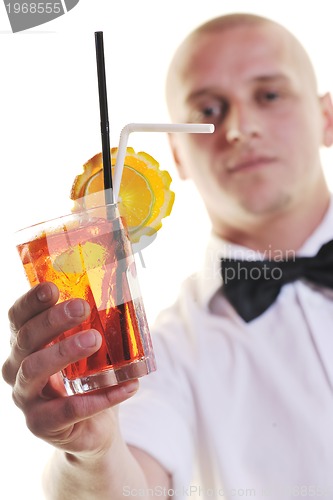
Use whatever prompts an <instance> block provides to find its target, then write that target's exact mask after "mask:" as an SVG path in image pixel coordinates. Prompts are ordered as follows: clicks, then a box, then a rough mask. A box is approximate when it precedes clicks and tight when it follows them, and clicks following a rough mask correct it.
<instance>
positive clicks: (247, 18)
mask: <svg viewBox="0 0 333 500" xmlns="http://www.w3.org/2000/svg"><path fill="white" fill-rule="evenodd" d="M230 30H237V31H238V32H239V33H242V32H244V31H250V30H257V31H258V30H261V31H262V32H263V33H264V32H266V36H267V37H270V38H273V37H274V38H275V43H276V44H280V45H281V47H283V49H284V50H285V52H286V53H288V57H289V59H290V64H291V65H293V66H294V67H295V68H297V71H298V72H299V73H300V74H301V75H302V80H303V82H304V85H309V86H310V87H311V90H312V91H314V92H315V93H317V82H316V76H315V72H314V69H313V66H312V63H311V61H310V58H309V56H308V54H307V52H306V51H305V49H304V47H303V46H302V45H301V43H300V42H299V41H298V40H297V38H296V37H295V36H294V35H293V34H292V33H290V32H289V31H288V30H287V29H286V28H284V27H283V26H282V25H280V24H278V23H277V22H275V21H272V20H270V19H267V18H265V17H261V16H257V15H253V14H246V13H238V14H229V15H225V16H220V17H217V18H214V19H212V20H210V21H207V22H206V23H204V24H202V25H200V26H199V27H198V28H196V29H195V30H194V31H193V32H192V33H190V34H189V35H188V36H187V37H186V38H185V40H184V41H183V42H182V44H181V45H180V46H179V48H178V50H177V51H176V53H175V55H174V57H173V59H172V61H171V64H170V67H169V71H168V75H167V80H166V100H167V104H168V108H169V112H170V115H171V117H172V118H173V119H176V118H177V117H176V114H177V113H176V111H177V109H178V108H179V99H177V97H179V96H180V94H179V93H180V90H181V87H182V86H183V85H184V83H185V80H186V78H187V76H188V73H189V72H190V71H191V62H192V63H193V61H195V58H196V56H197V48H198V47H199V46H200V41H202V40H203V39H205V38H209V37H212V36H215V37H216V36H219V34H220V35H223V34H224V33H226V32H229V31H230ZM221 43H222V41H221ZM231 50H232V47H231ZM244 51H246V46H244ZM207 56H209V57H210V58H211V56H212V54H207ZM192 65H193V64H192ZM227 69H228V68H226V70H227ZM178 119H179V117H178Z"/></svg>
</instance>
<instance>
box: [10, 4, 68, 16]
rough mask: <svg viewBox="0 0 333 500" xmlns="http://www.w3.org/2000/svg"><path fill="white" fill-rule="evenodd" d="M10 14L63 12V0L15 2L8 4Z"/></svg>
mask: <svg viewBox="0 0 333 500" xmlns="http://www.w3.org/2000/svg"><path fill="white" fill-rule="evenodd" d="M6 8H7V11H8V13H9V14H11V13H13V14H61V13H62V6H61V2H38V3H27V2H25V3H22V4H21V3H18V2H16V3H14V4H10V3H7V4H6Z"/></svg>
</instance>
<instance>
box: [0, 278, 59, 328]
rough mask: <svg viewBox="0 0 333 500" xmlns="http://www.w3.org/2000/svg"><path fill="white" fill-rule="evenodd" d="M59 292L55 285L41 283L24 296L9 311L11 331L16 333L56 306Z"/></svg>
mask: <svg viewBox="0 0 333 500" xmlns="http://www.w3.org/2000/svg"><path fill="white" fill-rule="evenodd" d="M58 299H59V291H58V288H57V287H56V285H55V284H54V283H49V282H46V283H40V284H39V285H36V286H35V287H34V288H32V289H31V290H29V291H28V292H27V293H25V294H24V295H22V297H20V298H19V299H17V300H16V302H15V303H14V304H13V305H12V307H11V308H10V309H9V311H8V318H9V323H10V328H11V331H13V332H16V331H17V330H19V329H20V328H21V326H22V325H23V324H24V323H26V321H28V320H29V319H30V318H32V317H33V316H35V315H36V314H39V313H40V312H42V311H44V310H45V309H47V308H48V307H50V306H52V305H54V304H56V302H57V301H58Z"/></svg>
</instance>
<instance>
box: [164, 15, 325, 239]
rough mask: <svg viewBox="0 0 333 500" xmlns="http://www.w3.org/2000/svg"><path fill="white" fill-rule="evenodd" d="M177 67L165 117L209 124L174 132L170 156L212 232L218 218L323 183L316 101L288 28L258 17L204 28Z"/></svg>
mask: <svg viewBox="0 0 333 500" xmlns="http://www.w3.org/2000/svg"><path fill="white" fill-rule="evenodd" d="M177 66H178V79H177V78H176V79H174V80H173V83H172V85H171V87H172V95H173V96H174V97H172V102H171V103H170V110H171V114H172V118H173V120H174V121H185V122H198V123H200V122H204V123H213V124H214V125H215V132H214V134H212V135H209V134H203V135H199V134H198V135H197V134H189V135H182V136H181V135H178V136H176V135H175V136H173V138H172V145H173V149H174V153H175V158H176V161H177V164H178V166H179V170H180V173H181V175H182V176H183V177H184V178H186V177H190V178H192V179H193V180H194V182H195V183H196V185H197V188H198V189H199V191H200V193H201V195H202V196H203V199H204V201H205V203H206V206H207V209H208V212H209V214H210V216H211V218H212V221H213V226H214V227H215V229H216V230H217V232H218V227H219V223H220V222H221V221H222V220H223V219H224V220H225V219H226V218H227V217H236V218H237V217H238V218H240V219H241V218H242V216H244V214H252V215H255V216H257V215H259V216H266V215H271V214H274V213H276V212H277V211H281V210H286V209H288V207H293V205H295V204H297V203H299V202H300V201H303V202H304V199H305V200H306V199H307V197H309V196H312V195H314V194H315V192H314V190H315V189H318V185H320V186H322V185H323V182H322V177H323V174H322V170H321V166H320V158H319V147H320V145H321V144H322V142H323V141H324V140H325V139H324V129H325V120H324V113H323V111H322V104H321V102H320V99H319V98H318V97H317V95H316V85H315V79H314V75H313V73H312V70H311V66H310V64H309V62H308V60H307V59H306V56H305V55H304V53H303V52H302V49H300V47H298V45H297V44H296V42H295V41H294V40H293V39H292V38H291V37H289V35H287V34H285V33H284V31H280V30H277V29H275V27H273V28H272V27H271V26H265V25H264V26H255V27H254V26H251V27H248V26H242V27H237V28H235V27H234V28H231V29H228V30H227V31H224V32H222V33H221V32H212V33H204V34H201V35H200V36H196V37H195V38H194V39H192V42H191V44H188V45H187V47H186V48H185V49H184V50H183V53H182V54H181V56H180V58H178V62H177V65H176V69H177ZM169 93H170V92H169ZM319 179H320V180H319ZM316 195H318V193H316Z"/></svg>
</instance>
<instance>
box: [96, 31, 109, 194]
mask: <svg viewBox="0 0 333 500" xmlns="http://www.w3.org/2000/svg"><path fill="white" fill-rule="evenodd" d="M95 44H96V61H97V76H98V92H99V107H100V115H101V135H102V156H103V174H104V189H105V202H106V204H108V203H113V191H112V170H111V153H110V131H109V116H108V100H107V93H106V77H105V61H104V43H103V31H96V32H95Z"/></svg>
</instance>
